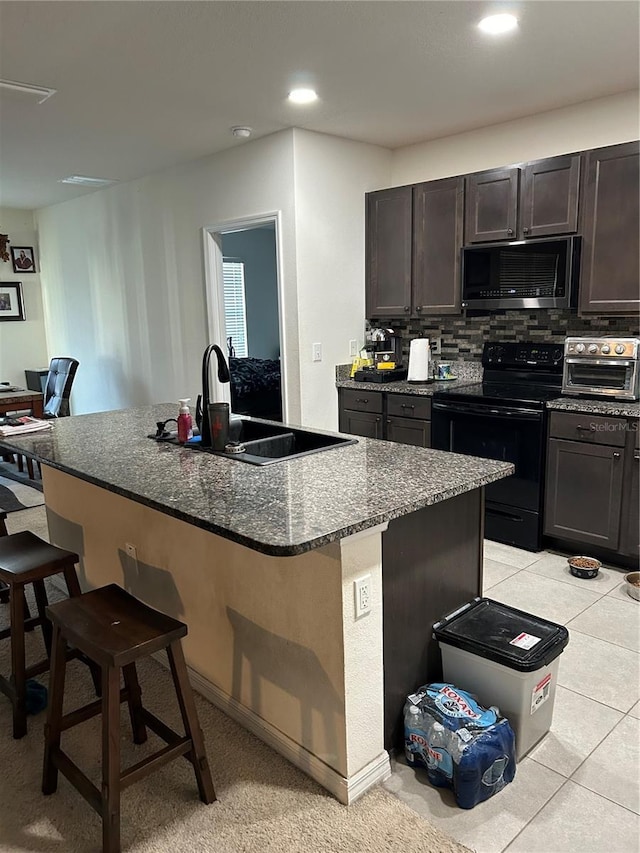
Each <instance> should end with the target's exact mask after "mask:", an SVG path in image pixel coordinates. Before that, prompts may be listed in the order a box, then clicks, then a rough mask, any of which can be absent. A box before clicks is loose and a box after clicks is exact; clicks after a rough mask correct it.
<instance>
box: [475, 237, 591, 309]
mask: <svg viewBox="0 0 640 853" xmlns="http://www.w3.org/2000/svg"><path fill="white" fill-rule="evenodd" d="M580 242H581V238H580V237H553V238H550V239H548V240H544V239H542V240H518V241H514V242H512V243H484V244H478V245H475V246H465V247H464V248H463V249H462V307H463V308H469V309H474V308H478V309H483V310H491V309H510V308H511V309H515V308H575V307H576V306H577V304H578V276H579V271H580Z"/></svg>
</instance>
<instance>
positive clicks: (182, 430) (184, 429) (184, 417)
mask: <svg viewBox="0 0 640 853" xmlns="http://www.w3.org/2000/svg"><path fill="white" fill-rule="evenodd" d="M190 399H191V398H190V397H187V399H186V400H179V401H178V402H179V403H180V413H179V415H178V441H179V442H180V444H185V443H186V442H187V441H189V439H190V438H193V421H192V420H191V412H190V411H189V406H188V403H189V400H190Z"/></svg>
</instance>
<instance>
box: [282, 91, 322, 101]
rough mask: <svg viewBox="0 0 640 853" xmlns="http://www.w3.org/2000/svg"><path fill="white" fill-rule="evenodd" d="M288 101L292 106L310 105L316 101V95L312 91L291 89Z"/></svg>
mask: <svg viewBox="0 0 640 853" xmlns="http://www.w3.org/2000/svg"><path fill="white" fill-rule="evenodd" d="M289 100H290V101H292V102H293V103H294V104H312V103H313V102H314V101H317V100H318V95H317V94H316V93H315V92H314V90H313V89H292V90H291V92H289Z"/></svg>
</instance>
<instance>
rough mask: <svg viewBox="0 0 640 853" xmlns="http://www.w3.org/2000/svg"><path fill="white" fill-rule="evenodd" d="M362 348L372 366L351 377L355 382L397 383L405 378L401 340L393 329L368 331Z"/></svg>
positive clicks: (372, 329) (405, 371)
mask: <svg viewBox="0 0 640 853" xmlns="http://www.w3.org/2000/svg"><path fill="white" fill-rule="evenodd" d="M364 348H365V350H366V351H367V353H368V354H369V357H370V358H371V360H372V361H373V365H372V366H371V367H365V368H362V369H361V370H358V371H356V373H355V375H354V377H353V378H354V379H355V380H356V381H359V382H398V381H399V380H401V379H405V378H406V376H407V369H406V367H403V366H402V338H401V337H400V335H397V334H396V333H395V332H394V331H393V329H382V328H371V329H368V330H367V331H366V332H365V343H364Z"/></svg>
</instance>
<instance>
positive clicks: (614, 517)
mask: <svg viewBox="0 0 640 853" xmlns="http://www.w3.org/2000/svg"><path fill="white" fill-rule="evenodd" d="M623 462H624V450H622V449H619V448H617V447H606V446H602V445H591V444H584V443H582V442H579V441H564V440H562V439H557V438H552V439H550V440H549V452H548V457H547V483H546V490H545V513H544V532H545V534H546V535H547V536H556V537H558V538H560V539H571V540H573V541H575V542H580V543H584V544H586V545H599V546H600V547H602V548H608V549H610V550H612V551H615V550H616V549H617V547H618V539H619V535H620V505H621V501H622V475H623Z"/></svg>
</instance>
